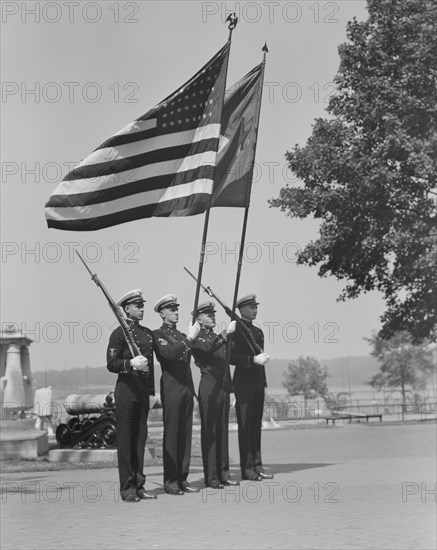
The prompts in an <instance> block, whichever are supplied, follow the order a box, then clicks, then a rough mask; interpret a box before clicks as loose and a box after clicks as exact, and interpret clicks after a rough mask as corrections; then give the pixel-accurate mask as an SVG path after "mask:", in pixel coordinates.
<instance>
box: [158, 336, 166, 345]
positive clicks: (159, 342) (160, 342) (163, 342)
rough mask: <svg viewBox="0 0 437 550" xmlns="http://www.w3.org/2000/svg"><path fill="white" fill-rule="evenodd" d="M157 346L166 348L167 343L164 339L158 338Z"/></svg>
mask: <svg viewBox="0 0 437 550" xmlns="http://www.w3.org/2000/svg"><path fill="white" fill-rule="evenodd" d="M158 344H161V346H166V345H167V344H168V342H167V340H166V339H165V338H158Z"/></svg>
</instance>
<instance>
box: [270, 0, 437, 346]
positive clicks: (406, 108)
mask: <svg viewBox="0 0 437 550" xmlns="http://www.w3.org/2000/svg"><path fill="white" fill-rule="evenodd" d="M368 12H369V17H368V19H367V20H366V21H363V22H359V21H357V20H356V19H354V20H353V21H351V22H349V23H348V25H347V37H348V42H347V43H345V44H342V45H341V46H340V47H339V54H340V67H339V71H338V74H337V75H336V77H335V84H336V93H335V94H334V95H333V96H332V97H331V98H330V101H329V104H328V108H327V112H328V113H329V115H330V116H329V118H327V119H322V118H320V119H317V120H316V121H315V124H314V126H313V130H312V135H311V137H310V138H309V139H308V141H307V144H306V145H305V146H304V147H300V146H299V145H296V146H295V147H294V149H293V150H292V151H291V152H287V155H286V158H287V160H288V162H289V166H290V168H291V170H292V171H293V172H294V173H295V174H296V175H297V176H298V178H299V179H300V180H301V181H302V184H301V185H300V186H297V187H293V188H291V187H288V186H287V187H284V188H282V189H281V191H280V195H279V198H276V199H273V200H271V201H270V205H271V206H273V207H277V208H280V209H281V210H282V211H284V212H286V213H287V214H288V215H290V216H291V217H295V218H301V219H302V218H306V217H307V216H314V217H315V218H316V219H319V220H321V225H320V228H319V236H318V238H317V240H315V241H312V242H310V243H309V244H308V245H307V246H306V247H305V248H304V249H303V250H302V252H301V253H300V255H299V257H298V262H299V263H301V264H307V265H310V266H316V265H318V266H319V275H320V276H322V277H323V276H327V275H333V276H335V277H336V278H337V279H340V280H345V281H346V286H345V287H344V289H343V291H342V293H341V295H340V296H339V299H340V300H345V299H347V298H355V297H357V296H358V295H360V294H361V293H363V292H367V291H370V290H374V289H377V290H379V291H380V292H381V293H382V295H383V297H384V300H385V303H386V310H385V312H384V314H383V316H382V318H381V321H382V329H381V332H380V336H383V337H386V338H388V337H390V336H391V335H393V334H394V333H395V332H396V331H399V330H407V331H408V332H409V333H410V334H412V336H413V337H414V339H415V341H420V340H421V339H424V338H432V339H433V340H435V338H436V331H435V328H436V322H437V244H436V242H437V201H436V199H437V193H436V181H437V33H436V32H435V29H436V28H437V5H436V4H435V2H434V0H402V1H401V0H368Z"/></svg>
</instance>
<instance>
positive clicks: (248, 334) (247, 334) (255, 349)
mask: <svg viewBox="0 0 437 550" xmlns="http://www.w3.org/2000/svg"><path fill="white" fill-rule="evenodd" d="M184 269H185V271H186V272H187V273H188V275H190V277H192V278H193V279H194V280H195V281H196V283H197V278H196V277H195V276H194V275H193V274H192V273H191V271H190V270H189V269H187V268H186V267H184ZM200 286H201V287H202V289H203V290H204V291H205V292H206V293H207V294H208V296H211V298H214V299H215V300H217V302H218V303H219V304H220V305H221V306H222V308H223V309H224V310H225V312H226V313H227V315H229V317H230V318H231V319H232V320H235V321H237V324H238V326H239V327H240V329H241V332H242V334H243V337H244V339H245V340H246V342H247V344H248V345H249V347H250V349H251V351H252V353H253V355H258V354H259V353H263V350H262V349H261V346H260V345H259V344H258V343H257V342H256V341H255V338H254V337H253V334H252V331H251V330H250V329H249V328H247V326H246V325H245V324H244V323H243V320H242V319H241V317H239V316H238V315H237V314H236V313H235V311H234V312H232V309H231V308H230V307H229V306H227V305H226V304H225V303H224V302H223V300H221V299H220V298H219V297H218V296H217V294H216V293H215V292H213V291H212V290H211V288H210V287H209V286H204V285H203V284H202V283H200Z"/></svg>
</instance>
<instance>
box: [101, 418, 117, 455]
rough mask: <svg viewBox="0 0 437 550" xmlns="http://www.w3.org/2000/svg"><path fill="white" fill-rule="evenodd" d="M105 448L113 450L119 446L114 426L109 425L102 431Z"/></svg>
mask: <svg viewBox="0 0 437 550" xmlns="http://www.w3.org/2000/svg"><path fill="white" fill-rule="evenodd" d="M102 439H103V446H104V447H106V448H107V449H111V448H113V447H115V446H116V444H117V433H116V431H115V426H114V424H112V423H111V424H108V425H107V426H105V428H103V430H102Z"/></svg>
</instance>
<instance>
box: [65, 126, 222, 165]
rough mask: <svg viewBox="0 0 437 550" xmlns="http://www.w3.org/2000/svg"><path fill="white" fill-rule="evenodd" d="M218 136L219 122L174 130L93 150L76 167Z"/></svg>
mask: <svg viewBox="0 0 437 550" xmlns="http://www.w3.org/2000/svg"><path fill="white" fill-rule="evenodd" d="M219 136H220V124H209V125H208V126H203V127H202V128H196V129H194V130H186V131H185V132H175V133H174V134H165V135H162V136H155V137H152V138H149V139H141V140H138V141H136V142H131V143H127V144H123V145H119V146H117V148H114V147H110V146H108V147H105V148H99V149H96V150H95V151H93V152H92V153H91V154H90V155H88V156H87V157H86V158H85V159H84V160H83V161H82V162H81V163H80V164H79V165H78V167H81V166H85V165H87V164H98V163H101V162H106V161H112V160H117V159H122V158H128V157H133V156H135V155H139V154H141V153H151V152H152V151H156V150H158V149H164V148H169V147H175V146H178V145H189V144H190V143H197V142H200V141H204V140H209V139H211V138H218V137H219ZM212 150H215V149H212ZM76 168H77V167H76Z"/></svg>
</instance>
